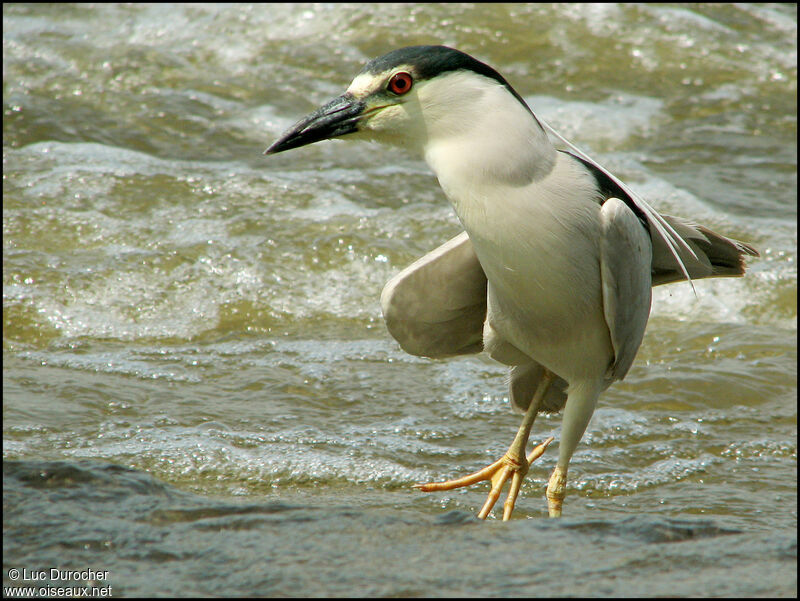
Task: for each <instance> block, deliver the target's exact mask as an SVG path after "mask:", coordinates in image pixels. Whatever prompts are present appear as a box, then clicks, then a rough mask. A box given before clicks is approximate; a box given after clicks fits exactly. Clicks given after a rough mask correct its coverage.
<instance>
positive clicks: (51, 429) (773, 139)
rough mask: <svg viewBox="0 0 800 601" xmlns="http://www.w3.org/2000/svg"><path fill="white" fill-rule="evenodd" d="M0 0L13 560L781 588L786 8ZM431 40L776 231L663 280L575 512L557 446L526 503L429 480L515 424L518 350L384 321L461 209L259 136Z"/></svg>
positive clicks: (672, 202) (524, 586)
mask: <svg viewBox="0 0 800 601" xmlns="http://www.w3.org/2000/svg"><path fill="white" fill-rule="evenodd" d="M3 19H4V23H3V25H4V28H3V29H4V34H3V61H4V65H3V66H4V70H3V71H4V73H3V110H4V117H3V161H4V178H3V456H4V469H3V471H4V493H3V509H4V512H3V514H4V516H3V532H4V535H3V550H4V553H3V567H4V572H3V577H4V585H5V586H10V585H26V584H30V585H37V586H38V585H47V584H51V583H49V582H46V581H36V582H33V581H30V582H24V581H21V580H16V581H13V580H12V578H11V576H10V573H11V570H13V569H20V570H22V569H23V568H25V569H27V570H28V571H29V572H30V571H36V570H49V569H50V568H53V567H61V568H64V569H85V568H88V567H91V568H94V569H97V570H108V571H109V574H108V578H107V580H105V581H102V582H99V583H97V584H98V585H108V586H112V587H113V594H114V595H115V596H121V595H130V596H132V595H140V596H144V595H158V594H165V595H181V596H184V595H185V596H188V595H278V596H308V595H310V596H315V595H316V596H325V595H335V596H351V595H354V596H374V595H386V596H393V595H398V596H399V595H403V596H414V595H416V596H439V595H450V596H461V595H464V596H479V595H480V596H502V595H529V596H533V595H537V596H544V595H579V596H599V595H602V596H620V595H703V596H706V595H709V596H727V595H779V596H789V597H792V596H795V595H796V592H797V572H796V553H797V551H796V545H797V543H796V541H797V535H796V528H797V472H796V469H797V409H796V407H797V370H796V362H797V352H796V348H797V344H796V335H797V269H796V261H797V226H796V218H797V202H796V198H797V176H796V173H797V172H796V148H797V146H796V135H797V128H796V119H797V104H796V93H797V83H796V82H797V69H796V58H797V46H796V36H797V33H796V32H797V25H796V24H797V18H796V7H795V6H793V5H755V6H729V5H721V6H695V5H685V6H682V5H658V6H654V5H643V6H619V5H558V6H547V5H535V6H526V5H501V4H492V5H477V6H466V5H463V6H462V5H447V6H444V5H434V6H428V5H364V4H359V5H314V6H312V5H273V6H244V5H225V6H210V5H195V6H174V5H152V6H118V5H96V6H86V5H81V6H65V5H30V6H26V5H13V6H11V5H4V7H3ZM417 43H444V44H448V45H451V46H455V47H458V48H460V49H462V50H464V51H466V52H469V53H471V54H473V55H476V56H477V57H479V58H480V59H482V60H485V61H487V62H489V63H490V64H492V65H493V66H495V67H496V68H497V69H498V70H500V71H501V72H502V73H503V74H504V75H505V76H506V77H507V79H508V80H509V81H510V82H511V83H512V85H514V87H515V88H516V89H517V91H519V92H520V93H521V94H522V95H523V96H524V97H525V98H526V100H527V101H528V102H529V104H530V105H531V107H532V108H533V110H534V111H536V112H537V113H539V114H541V115H542V116H543V117H544V118H545V119H546V120H547V121H548V122H550V123H551V124H552V125H554V126H555V127H556V128H557V129H559V130H560V131H561V132H562V133H563V134H564V135H566V136H567V137H568V138H570V139H571V140H572V141H573V142H575V143H576V144H578V145H579V146H580V147H582V148H584V149H585V150H588V151H589V152H591V153H592V154H594V155H595V156H596V157H597V158H599V159H600V160H601V162H603V163H604V164H606V165H607V166H609V167H610V168H612V169H613V170H614V171H615V173H617V174H618V175H619V176H621V177H622V178H624V179H625V180H626V181H627V182H628V183H629V184H630V185H632V186H633V187H635V188H636V190H637V191H639V192H640V193H641V194H642V195H643V196H644V197H645V198H646V199H648V200H649V201H650V202H651V204H653V205H654V206H656V207H657V208H658V209H660V210H662V211H664V212H666V213H668V214H675V215H681V216H685V217H690V218H693V219H696V220H697V221H698V222H700V223H703V224H706V225H708V226H709V227H711V228H713V229H715V230H718V231H720V232H722V233H725V234H727V235H729V236H732V237H735V238H738V239H741V240H745V241H748V242H750V243H752V244H753V245H755V246H756V247H757V248H758V249H759V250H760V251H761V255H762V256H761V258H760V259H755V260H752V261H750V263H749V264H750V269H749V271H748V274H747V276H746V277H745V278H743V279H730V280H716V281H703V282H698V283H696V287H697V292H698V294H697V297H695V296H694V295H693V294H692V292H691V289H690V287H689V286H688V285H685V284H678V285H673V286H670V287H661V288H659V289H657V290H656V291H655V295H654V303H653V311H652V315H651V320H650V324H649V326H648V331H647V334H646V336H645V341H644V344H643V346H642V348H641V350H640V351H639V354H638V356H637V359H636V361H635V363H634V365H633V367H632V369H631V371H630V373H629V375H628V377H627V378H626V380H625V381H624V382H622V383H618V384H616V385H614V386H613V387H612V388H611V389H609V390H608V391H607V392H606V393H605V394H604V396H603V397H602V398H601V401H600V405H599V407H598V410H597V411H596V413H595V416H594V418H593V420H592V422H591V424H590V425H589V429H588V431H587V434H586V436H585V437H584V439H583V443H582V444H581V446H580V447H579V449H578V451H577V453H576V455H575V458H574V459H573V462H572V465H571V469H570V477H571V481H570V483H569V487H568V491H567V494H568V496H567V499H566V505H565V518H564V519H563V520H561V521H555V522H554V521H550V520H548V519H547V518H546V504H545V500H544V487H545V485H546V479H547V477H548V476H549V472H550V470H551V469H552V467H553V465H554V462H555V458H556V457H557V449H555V450H554V449H553V448H552V447H551V449H549V450H548V452H547V453H546V454H545V456H544V457H543V458H542V459H541V460H540V463H539V466H538V467H537V468H535V469H532V470H531V472H530V475H529V478H528V480H527V482H526V484H525V485H524V486H523V490H522V496H521V498H520V500H519V502H518V504H517V510H516V512H515V518H516V519H515V520H514V521H513V522H511V523H508V524H503V523H500V522H499V521H495V520H488V521H487V522H485V523H484V522H479V521H476V520H474V519H473V518H472V517H471V516H472V515H473V514H474V512H475V511H477V509H478V508H479V507H480V506H481V505H482V503H483V500H484V498H485V494H486V489H485V488H481V487H475V488H473V489H470V490H462V491H457V492H453V493H447V494H429V495H425V494H422V493H419V492H416V491H414V490H412V489H411V485H412V484H414V483H416V482H421V481H426V480H429V479H432V478H435V479H438V478H442V477H450V476H456V475H459V474H463V473H465V472H467V471H471V470H474V469H477V468H479V467H482V466H483V465H485V464H486V463H488V462H489V461H493V460H494V459H495V458H497V457H498V456H499V455H500V454H502V453H503V452H504V451H505V449H506V448H507V447H508V444H509V443H510V441H511V438H512V437H513V434H514V432H515V430H516V426H517V423H518V419H519V417H518V416H517V415H516V414H513V413H512V412H511V410H510V409H509V406H508V399H507V396H506V395H507V392H506V387H505V383H504V382H505V370H504V369H503V368H502V367H501V366H499V365H497V364H494V363H492V362H491V361H490V360H488V359H485V358H482V357H467V358H462V359H455V360H450V361H430V360H425V359H419V358H415V357H410V356H408V355H406V354H404V353H403V352H402V351H401V350H400V349H399V348H398V347H397V345H396V343H395V342H394V341H393V340H392V339H391V338H390V337H389V335H388V334H387V332H386V330H385V328H384V326H383V322H382V319H381V316H380V307H379V302H378V298H379V295H380V291H381V288H382V286H383V284H384V283H385V281H386V280H387V279H388V278H390V277H391V276H392V275H393V274H395V273H396V272H397V271H398V270H400V269H402V268H403V267H404V266H406V265H407V264H408V263H409V262H411V261H412V260H414V259H415V258H417V257H418V256H420V255H421V254H423V253H425V252H427V251H428V250H431V249H432V248H434V247H436V246H438V245H439V244H440V243H442V242H443V241H444V240H446V239H447V238H448V237H450V236H452V235H455V234H456V233H458V232H459V231H460V229H459V226H458V222H457V220H456V218H455V216H454V215H453V213H452V211H451V209H450V208H449V206H448V204H447V202H446V201H445V199H444V197H443V195H442V193H441V191H440V190H439V188H438V185H437V183H436V181H435V179H434V178H433V176H432V175H431V174H430V173H429V171H428V169H427V167H426V166H425V165H424V164H423V163H422V162H421V161H420V160H419V159H418V158H416V157H413V156H410V155H406V154H403V153H402V152H400V151H398V150H396V149H390V148H383V147H378V146H375V145H369V144H366V143H345V142H329V143H324V144H317V145H315V146H312V147H309V148H306V149H303V150H299V151H296V152H293V153H288V154H286V155H278V156H275V157H269V158H266V157H263V156H262V155H261V153H262V152H263V150H264V149H265V148H266V147H267V145H268V144H269V143H271V142H272V141H273V140H274V139H275V138H276V137H277V135H278V134H279V133H280V132H281V131H282V130H283V129H284V128H285V127H287V126H288V125H290V124H291V123H293V122H294V121H295V120H296V119H297V118H299V117H300V116H302V115H304V114H306V113H307V112H308V111H309V110H312V109H313V108H315V106H316V105H318V104H319V103H321V102H323V101H325V100H327V99H328V98H330V97H332V96H334V95H336V94H338V93H340V92H341V91H342V90H344V88H345V87H346V86H347V85H348V83H349V81H350V79H351V77H352V76H353V75H354V74H355V73H356V72H358V70H359V69H360V68H361V66H362V65H363V63H364V62H365V61H366V60H368V59H369V58H371V57H373V56H375V55H378V54H382V53H384V52H386V51H388V50H390V49H392V48H395V47H400V46H404V45H409V44H417ZM559 426H560V417H559V416H550V417H545V416H542V417H541V418H540V419H539V420H537V424H536V426H535V428H534V434H533V437H534V438H536V439H542V438H544V437H546V436H548V435H554V436H556V438H558V433H559ZM553 446H554V447H555V445H553ZM52 584H59V583H52ZM62 584H63V583H62ZM81 584H83V583H81Z"/></svg>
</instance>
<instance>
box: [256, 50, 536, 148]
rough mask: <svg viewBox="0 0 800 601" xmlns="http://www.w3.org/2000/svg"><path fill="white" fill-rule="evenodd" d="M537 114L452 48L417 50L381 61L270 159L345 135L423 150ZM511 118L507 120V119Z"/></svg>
mask: <svg viewBox="0 0 800 601" xmlns="http://www.w3.org/2000/svg"><path fill="white" fill-rule="evenodd" d="M520 110H523V111H524V112H525V115H526V118H527V120H530V119H531V117H532V113H530V109H528V107H527V105H526V104H525V102H524V101H523V100H522V98H521V97H520V96H519V94H517V93H516V92H515V91H514V89H513V88H512V87H511V86H510V85H509V84H508V82H507V81H506V80H505V79H504V78H503V76H502V75H500V74H499V73H498V72H497V71H495V70H494V69H493V68H491V67H490V66H488V65H486V64H484V63H482V62H480V61H478V60H477V59H475V58H473V57H471V56H470V55H468V54H465V53H463V52H460V51H458V50H454V49H452V48H447V47H445V46H410V47H407V48H400V49H398V50H394V51H392V52H389V53H388V54H385V55H383V56H381V57H379V58H376V59H374V60H372V61H370V62H369V63H367V65H366V66H365V67H364V68H363V69H362V70H361V72H360V73H359V74H358V75H357V76H356V77H355V79H354V80H353V81H352V83H351V84H350V86H349V87H348V88H347V91H346V92H345V93H344V94H342V95H341V96H339V97H337V98H334V99H333V100H331V101H330V102H328V103H327V104H325V105H324V106H322V107H320V108H318V109H317V110H316V111H314V112H313V113H311V114H310V115H308V116H306V117H304V118H303V119H301V120H300V121H298V122H297V123H296V124H295V125H294V126H292V127H291V128H290V129H289V130H288V131H287V132H285V133H284V134H283V135H282V136H281V137H280V139H278V140H277V141H276V142H275V143H274V144H272V146H270V147H269V148H268V149H267V151H266V154H275V153H278V152H283V151H284V150H290V149H292V148H297V147H299V146H305V145H306V144H312V143H314V142H318V141H320V140H328V139H331V138H338V137H341V136H352V137H357V138H360V139H367V140H375V141H378V142H384V143H390V144H396V145H399V146H404V147H407V148H409V149H411V150H423V149H424V148H425V147H426V145H427V144H428V143H429V142H430V141H431V140H433V139H442V138H443V137H447V136H455V135H461V134H464V133H468V132H469V131H471V130H472V129H474V128H475V127H476V125H477V124H481V123H483V124H486V125H487V127H486V128H485V129H486V130H489V131H490V132H491V133H492V134H494V135H502V132H498V131H496V128H494V129H493V126H490V125H489V122H490V119H489V117H492V116H496V117H498V119H493V120H491V121H493V122H497V123H501V122H503V119H506V121H508V122H509V124H512V126H513V127H517V124H518V121H516V122H515V121H513V119H512V117H511V115H513V116H515V117H518V116H519V111H520ZM505 115H508V117H507V118H506V117H504V116H505Z"/></svg>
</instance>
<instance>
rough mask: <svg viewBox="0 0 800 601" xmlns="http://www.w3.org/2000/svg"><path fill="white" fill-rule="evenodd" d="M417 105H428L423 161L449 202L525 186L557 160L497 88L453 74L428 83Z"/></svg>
mask: <svg viewBox="0 0 800 601" xmlns="http://www.w3.org/2000/svg"><path fill="white" fill-rule="evenodd" d="M459 80H460V81H459ZM448 95H449V96H450V98H447V96H448ZM453 96H457V97H453ZM433 99H436V102H434V101H433ZM442 99H445V100H444V101H442ZM420 100H421V101H422V102H423V103H426V102H427V103H428V106H426V107H425V110H424V111H423V114H424V115H425V116H426V119H425V127H426V134H427V136H426V138H427V139H426V143H425V145H424V153H425V160H426V161H427V163H428V165H429V166H430V167H431V169H433V171H434V173H436V176H437V177H438V178H439V181H440V183H441V184H442V187H443V188H444V189H445V192H446V193H447V194H448V196H450V198H451V200H452V201H453V202H456V199H455V198H453V194H455V195H456V196H458V195H459V192H458V190H460V189H463V188H464V187H469V188H472V187H475V186H478V187H481V186H482V185H487V184H488V185H492V186H498V185H507V186H512V187H520V186H527V185H529V184H531V183H532V182H534V181H537V180H540V179H542V178H544V177H545V176H546V175H547V174H548V173H550V171H551V170H552V168H553V165H554V164H555V161H556V156H557V155H556V150H555V148H554V147H553V145H552V144H551V142H550V140H549V139H548V138H547V134H546V133H545V132H544V131H543V130H542V128H541V126H540V125H539V123H538V122H537V121H536V119H535V118H534V117H533V115H531V113H530V112H528V110H527V109H526V108H525V107H524V106H522V104H521V103H520V102H519V101H518V100H517V99H516V98H515V97H514V96H513V95H512V94H511V93H510V92H509V91H508V89H507V88H506V87H505V86H502V85H500V84H499V83H498V82H496V81H494V80H492V79H490V78H486V77H480V76H476V75H474V74H472V73H469V72H466V73H465V72H456V73H454V74H452V75H450V76H448V77H447V79H446V80H445V79H444V78H440V79H437V80H431V81H430V82H428V83H427V84H426V87H425V89H424V90H422V91H421V92H420ZM437 105H441V106H442V107H445V108H446V109H448V110H444V109H442V110H437V108H438V107H437ZM454 106H455V107H458V106H463V107H465V110H463V111H459V110H452V107H454Z"/></svg>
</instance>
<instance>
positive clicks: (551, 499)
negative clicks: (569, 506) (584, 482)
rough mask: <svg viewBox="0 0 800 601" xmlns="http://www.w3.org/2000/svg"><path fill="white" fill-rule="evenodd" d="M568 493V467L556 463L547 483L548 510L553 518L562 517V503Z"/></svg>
mask: <svg viewBox="0 0 800 601" xmlns="http://www.w3.org/2000/svg"><path fill="white" fill-rule="evenodd" d="M566 494H567V469H566V468H564V469H563V470H562V469H561V468H560V467H558V465H556V468H555V469H554V470H553V474H552V475H551V476H550V481H549V482H548V483H547V493H546V496H547V510H548V513H549V514H550V517H551V518H560V517H561V505H562V504H563V503H564V497H565V496H566Z"/></svg>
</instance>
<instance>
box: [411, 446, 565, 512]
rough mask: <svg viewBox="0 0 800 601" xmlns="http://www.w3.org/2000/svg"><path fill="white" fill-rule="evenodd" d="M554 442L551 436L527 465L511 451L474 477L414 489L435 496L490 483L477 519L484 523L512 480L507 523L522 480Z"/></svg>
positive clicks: (418, 486)
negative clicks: (505, 485) (440, 491)
mask: <svg viewBox="0 0 800 601" xmlns="http://www.w3.org/2000/svg"><path fill="white" fill-rule="evenodd" d="M551 442H553V437H552V436H551V437H550V438H548V439H547V440H545V441H544V442H542V443H541V444H540V445H538V446H536V447H535V448H534V449H533V451H531V453H530V455H528V457H527V461H526V459H525V458H522V460H521V461H520V460H518V459H517V458H515V457H513V456H512V454H511V450H510V449H509V452H507V453H506V454H505V455H503V456H502V457H501V458H500V459H498V460H497V461H495V462H494V463H493V464H491V465H489V466H486V467H485V468H483V469H482V470H480V471H477V472H475V473H474V474H470V475H468V476H464V477H463V478H458V479H456V480H448V481H447V482H431V483H429V484H415V485H414V488H418V489H420V490H421V491H424V492H434V491H438V490H452V489H454V488H461V487H463V486H470V485H471V484H475V483H476V482H483V481H484V480H491V482H492V489H491V490H490V491H489V497H488V498H487V499H486V503H484V504H483V508H482V509H481V510H480V512H479V513H478V517H479V518H480V519H482V520H485V519H486V516H487V515H489V512H490V511H491V510H492V507H494V504H495V503H496V502H497V499H498V498H499V497H500V491H501V490H502V488H503V485H504V484H505V483H506V480H508V479H509V478H511V489H510V490H509V491H508V498H506V502H505V503H504V504H503V521H506V520H508V519H509V518H510V517H511V512H512V511H514V504H515V503H516V502H517V495H519V489H520V487H521V486H522V480H523V479H524V478H525V474H527V473H528V468H529V467H530V466H531V464H532V463H533V462H534V461H536V460H537V459H538V458H539V457H541V456H542V453H544V450H545V449H546V448H547V445H549V444H550V443H551Z"/></svg>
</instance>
